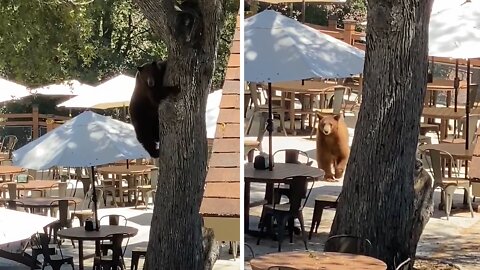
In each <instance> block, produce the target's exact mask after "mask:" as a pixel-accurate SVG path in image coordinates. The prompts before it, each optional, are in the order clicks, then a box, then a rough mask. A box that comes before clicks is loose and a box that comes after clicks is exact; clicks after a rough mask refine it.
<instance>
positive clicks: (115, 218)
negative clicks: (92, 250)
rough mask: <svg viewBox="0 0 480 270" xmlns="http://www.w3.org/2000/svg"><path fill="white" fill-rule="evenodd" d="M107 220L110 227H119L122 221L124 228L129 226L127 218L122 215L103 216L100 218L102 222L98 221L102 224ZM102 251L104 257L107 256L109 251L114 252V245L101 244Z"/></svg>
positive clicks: (110, 243) (108, 243) (109, 243)
mask: <svg viewBox="0 0 480 270" xmlns="http://www.w3.org/2000/svg"><path fill="white" fill-rule="evenodd" d="M105 218H108V225H113V226H118V225H120V220H121V219H122V220H123V222H122V224H123V226H127V221H128V220H127V218H126V217H125V216H122V215H116V214H112V215H106V216H103V217H101V218H100V220H99V221H98V223H99V224H101V223H102V220H103V219H105ZM100 250H101V251H102V254H103V255H104V256H106V255H107V254H108V250H113V243H112V242H104V243H101V244H100Z"/></svg>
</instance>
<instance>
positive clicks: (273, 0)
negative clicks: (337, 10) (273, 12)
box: [260, 0, 347, 4]
mask: <svg viewBox="0 0 480 270" xmlns="http://www.w3.org/2000/svg"><path fill="white" fill-rule="evenodd" d="M260 2H265V3H270V4H280V3H303V2H305V3H318V4H341V3H345V2H347V0H287V1H285V0H260Z"/></svg>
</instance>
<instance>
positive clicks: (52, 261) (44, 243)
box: [32, 233, 75, 270]
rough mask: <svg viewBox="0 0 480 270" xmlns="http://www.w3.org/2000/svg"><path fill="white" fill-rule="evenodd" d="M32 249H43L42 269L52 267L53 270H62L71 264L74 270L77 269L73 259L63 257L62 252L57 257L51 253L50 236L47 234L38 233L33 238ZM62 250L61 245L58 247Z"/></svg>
mask: <svg viewBox="0 0 480 270" xmlns="http://www.w3.org/2000/svg"><path fill="white" fill-rule="evenodd" d="M32 243H33V246H32V247H36V248H39V249H41V251H42V255H43V263H42V269H44V268H45V266H50V267H52V269H53V270H60V269H61V268H62V266H63V265H64V264H69V265H71V266H72V269H75V266H74V264H73V257H71V256H63V253H62V252H61V251H60V255H55V253H53V254H52V253H51V246H50V236H49V235H48V234H45V233H37V234H36V235H35V236H33V237H32ZM58 247H59V248H60V245H58Z"/></svg>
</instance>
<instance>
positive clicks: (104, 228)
mask: <svg viewBox="0 0 480 270" xmlns="http://www.w3.org/2000/svg"><path fill="white" fill-rule="evenodd" d="M137 233H138V229H137V228H134V227H130V226H116V225H100V229H99V230H98V231H91V232H89V231H85V227H74V228H67V229H63V230H60V231H58V236H60V237H63V238H66V239H72V240H83V241H85V240H92V241H94V240H104V239H108V238H110V237H108V235H112V234H127V235H128V236H130V237H132V236H135V235H137Z"/></svg>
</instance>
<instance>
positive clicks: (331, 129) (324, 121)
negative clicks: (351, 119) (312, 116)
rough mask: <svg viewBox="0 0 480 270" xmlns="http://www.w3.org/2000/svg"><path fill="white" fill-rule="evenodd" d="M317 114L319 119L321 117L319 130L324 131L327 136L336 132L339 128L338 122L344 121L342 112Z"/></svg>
mask: <svg viewBox="0 0 480 270" xmlns="http://www.w3.org/2000/svg"><path fill="white" fill-rule="evenodd" d="M317 116H318V119H320V122H319V123H318V132H321V133H323V134H324V135H325V136H328V135H330V134H332V133H336V132H337V130H338V122H339V121H343V115H342V114H336V115H332V116H324V115H321V114H317Z"/></svg>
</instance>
